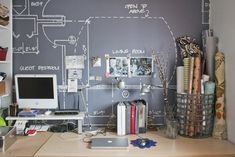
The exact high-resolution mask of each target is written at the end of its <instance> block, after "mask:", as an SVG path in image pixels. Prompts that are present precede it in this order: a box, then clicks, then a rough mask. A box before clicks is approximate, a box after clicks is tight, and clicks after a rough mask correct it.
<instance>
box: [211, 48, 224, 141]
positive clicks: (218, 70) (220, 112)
mask: <svg viewBox="0 0 235 157" xmlns="http://www.w3.org/2000/svg"><path fill="white" fill-rule="evenodd" d="M224 70H225V57H224V54H223V53H221V52H217V53H216V55H215V78H216V79H215V80H216V82H215V83H216V103H215V113H216V114H215V120H214V129H213V137H214V138H216V139H222V140H225V139H227V127H226V120H225V103H224V90H225V89H224V88H225V86H224V85H225V79H224V75H225V74H224Z"/></svg>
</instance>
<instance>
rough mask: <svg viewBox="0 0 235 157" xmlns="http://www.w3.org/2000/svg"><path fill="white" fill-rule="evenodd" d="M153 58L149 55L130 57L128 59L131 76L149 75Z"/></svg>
mask: <svg viewBox="0 0 235 157" xmlns="http://www.w3.org/2000/svg"><path fill="white" fill-rule="evenodd" d="M152 67H153V60H152V58H150V57H145V58H140V57H136V58H135V57H132V58H131V59H130V73H131V76H132V77H141V76H151V74H152V71H153V70H152Z"/></svg>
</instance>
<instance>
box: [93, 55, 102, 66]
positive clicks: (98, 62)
mask: <svg viewBox="0 0 235 157" xmlns="http://www.w3.org/2000/svg"><path fill="white" fill-rule="evenodd" d="M91 61H92V67H101V58H100V57H92V58H91Z"/></svg>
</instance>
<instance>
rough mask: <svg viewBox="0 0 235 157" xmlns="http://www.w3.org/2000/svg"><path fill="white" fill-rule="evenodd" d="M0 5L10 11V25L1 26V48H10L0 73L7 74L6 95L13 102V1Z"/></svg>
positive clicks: (2, 2)
mask: <svg viewBox="0 0 235 157" xmlns="http://www.w3.org/2000/svg"><path fill="white" fill-rule="evenodd" d="M0 4H1V5H4V6H6V7H7V8H8V9H9V14H8V16H9V24H8V25H7V26H1V25H0V46H1V47H3V48H6V47H7V48H8V51H7V56H6V60H5V61H0V72H5V73H6V74H7V78H6V79H5V80H4V81H5V86H6V94H9V95H10V100H11V93H12V75H13V70H12V66H13V63H12V61H13V52H12V51H13V45H12V43H13V42H12V34H13V33H12V31H13V29H12V0H1V1H0ZM10 103H11V102H10Z"/></svg>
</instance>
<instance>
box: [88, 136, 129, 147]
mask: <svg viewBox="0 0 235 157" xmlns="http://www.w3.org/2000/svg"><path fill="white" fill-rule="evenodd" d="M127 148H128V139H127V138H125V137H124V138H92V140H91V149H127Z"/></svg>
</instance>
